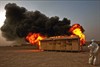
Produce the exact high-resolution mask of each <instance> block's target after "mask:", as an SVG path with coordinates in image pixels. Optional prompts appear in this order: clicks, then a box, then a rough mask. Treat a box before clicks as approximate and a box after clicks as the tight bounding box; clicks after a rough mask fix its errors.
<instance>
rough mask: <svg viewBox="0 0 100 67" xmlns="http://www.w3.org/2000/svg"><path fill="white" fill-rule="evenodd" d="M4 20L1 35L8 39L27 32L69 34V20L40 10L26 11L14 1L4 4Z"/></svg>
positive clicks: (54, 34)
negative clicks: (49, 15) (50, 15)
mask: <svg viewBox="0 0 100 67" xmlns="http://www.w3.org/2000/svg"><path fill="white" fill-rule="evenodd" d="M5 10H6V20H5V22H4V25H3V26H2V27H1V31H2V35H3V36H4V37H5V38H6V39H7V40H9V41H13V40H16V39H17V38H23V37H26V36H27V35H28V33H29V32H32V33H41V34H43V35H46V36H48V37H50V36H56V35H70V33H69V32H68V31H69V29H70V27H71V26H70V20H68V19H67V18H63V20H59V17H57V16H55V17H50V18H49V17H47V16H46V15H44V14H42V13H41V12H40V11H34V12H33V11H28V10H27V9H26V8H24V7H19V6H17V5H16V4H15V3H8V4H6V6H5Z"/></svg>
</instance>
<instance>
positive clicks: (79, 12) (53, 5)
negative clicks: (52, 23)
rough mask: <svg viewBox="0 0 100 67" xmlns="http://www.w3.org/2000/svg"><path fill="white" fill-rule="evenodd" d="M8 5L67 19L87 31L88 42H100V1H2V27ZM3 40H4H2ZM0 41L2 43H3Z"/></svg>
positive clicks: (0, 12) (0, 15) (0, 22)
mask: <svg viewBox="0 0 100 67" xmlns="http://www.w3.org/2000/svg"><path fill="white" fill-rule="evenodd" d="M7 3H16V4H17V5H18V6H21V7H25V8H26V9H27V10H29V11H35V10H39V11H40V12H41V13H43V14H45V15H46V16H48V17H51V16H59V17H60V19H61V20H62V18H64V17H66V18H68V19H70V20H71V25H72V24H75V23H79V24H80V25H82V26H83V28H84V29H85V32H84V33H85V35H86V40H91V39H92V38H94V39H95V40H99V41H100V36H99V35H100V30H99V29H100V26H99V25H100V1H99V0H98V1H97V0H96V1H95V0H94V1H93V0H92V1H91V0H88V1H86V0H85V1H81V0H76V1H74V0H73V1H60V0H58V1H56V0H55V1H46V0H39V1H36V0H35V1H32V0H30V1H23V0H21V1H12V0H10V1H8V0H7V1H3V0H2V1H0V27H1V26H2V25H3V21H4V19H5V17H4V16H5V13H4V12H5V10H4V7H5V5H6V4H7ZM0 37H1V36H0ZM0 39H1V40H2V38H0ZM1 40H0V41H1Z"/></svg>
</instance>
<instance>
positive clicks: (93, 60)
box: [88, 40, 99, 65]
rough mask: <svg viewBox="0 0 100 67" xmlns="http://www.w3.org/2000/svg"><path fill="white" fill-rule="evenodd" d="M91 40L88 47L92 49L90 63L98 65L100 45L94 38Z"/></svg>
mask: <svg viewBox="0 0 100 67" xmlns="http://www.w3.org/2000/svg"><path fill="white" fill-rule="evenodd" d="M91 41H92V43H91V44H90V45H89V46H88V48H89V49H90V57H89V64H93V65H96V61H97V55H98V50H99V46H98V44H97V43H95V42H94V40H91Z"/></svg>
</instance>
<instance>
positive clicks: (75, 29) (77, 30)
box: [69, 24, 85, 45]
mask: <svg viewBox="0 0 100 67" xmlns="http://www.w3.org/2000/svg"><path fill="white" fill-rule="evenodd" d="M69 31H70V32H71V33H72V34H73V35H77V36H78V37H79V38H80V45H83V44H85V35H84V34H83V33H82V30H81V26H80V25H79V24H74V25H72V27H71V28H70V30H69Z"/></svg>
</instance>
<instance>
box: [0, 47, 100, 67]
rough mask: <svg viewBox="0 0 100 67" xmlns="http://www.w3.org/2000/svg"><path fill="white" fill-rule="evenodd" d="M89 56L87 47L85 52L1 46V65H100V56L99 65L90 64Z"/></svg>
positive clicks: (53, 66)
mask: <svg viewBox="0 0 100 67" xmlns="http://www.w3.org/2000/svg"><path fill="white" fill-rule="evenodd" d="M99 52H100V51H99ZM88 57H89V54H88V50H87V48H84V51H83V52H60V51H38V50H33V48H32V47H0V67H100V58H99V59H98V65H97V66H93V65H90V64H88ZM99 57H100V54H99Z"/></svg>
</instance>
